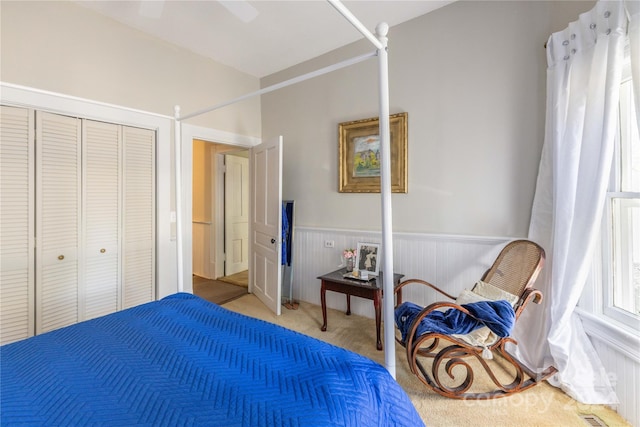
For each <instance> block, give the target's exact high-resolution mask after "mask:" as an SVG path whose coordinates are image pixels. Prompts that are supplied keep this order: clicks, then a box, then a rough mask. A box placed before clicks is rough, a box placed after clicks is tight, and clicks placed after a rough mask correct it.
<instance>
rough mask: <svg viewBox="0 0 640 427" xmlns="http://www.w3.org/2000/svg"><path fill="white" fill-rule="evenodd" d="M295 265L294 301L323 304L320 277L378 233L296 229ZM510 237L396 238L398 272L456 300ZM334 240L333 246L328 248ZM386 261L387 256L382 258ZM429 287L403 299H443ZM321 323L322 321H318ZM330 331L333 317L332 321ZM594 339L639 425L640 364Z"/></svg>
mask: <svg viewBox="0 0 640 427" xmlns="http://www.w3.org/2000/svg"><path fill="white" fill-rule="evenodd" d="M294 236H295V240H296V241H295V243H294V245H293V247H294V253H293V262H294V264H293V265H294V266H295V268H294V278H293V298H294V299H295V300H299V301H306V302H309V303H312V304H316V305H320V280H318V279H317V277H318V276H320V275H322V274H324V273H327V272H330V271H333V270H336V269H338V268H340V267H341V266H342V263H343V260H342V251H343V250H344V249H346V248H355V247H356V245H357V243H358V242H373V243H380V241H381V237H380V236H381V235H380V233H365V232H358V231H351V230H333V229H315V228H310V227H296V230H295V234H294ZM510 240H514V239H511V238H501V237H474V236H451V235H431V234H411V233H395V234H394V251H393V252H394V253H393V265H394V270H395V272H396V273H402V274H404V275H405V279H406V278H421V279H424V280H426V281H428V282H430V283H432V284H434V285H436V286H438V287H440V288H442V289H443V290H445V291H446V292H448V293H449V294H451V295H453V296H457V295H458V294H459V293H460V291H462V290H463V289H465V288H468V289H469V288H471V286H473V284H474V283H475V282H476V281H477V280H479V279H480V277H481V276H482V274H483V273H484V272H485V270H486V269H488V268H489V267H490V266H491V264H492V263H493V261H494V260H495V258H496V257H497V255H498V253H499V252H500V250H501V249H502V247H503V246H504V245H505V244H506V243H507V242H508V241H510ZM325 242H333V248H327V247H325ZM381 256H382V257H384V253H382V254H381ZM425 288H426V287H425V286H409V287H407V288H405V290H404V291H403V298H404V300H405V301H406V300H411V301H413V302H416V303H418V304H422V305H428V304H430V303H432V302H435V301H440V300H442V299H443V298H441V297H440V296H438V295H439V294H438V293H437V292H435V291H432V290H430V289H425ZM327 306H328V307H329V308H334V309H337V310H342V311H344V310H346V307H347V303H346V297H345V296H344V295H342V294H336V293H335V292H327ZM351 311H352V312H353V313H354V314H358V315H362V316H366V317H369V318H373V317H374V311H373V304H372V302H371V301H368V300H364V299H362V298H357V297H353V298H352V299H351ZM319 320H320V321H321V319H319ZM328 328H331V317H329V319H328ZM590 329H592V328H585V330H587V333H588V334H589V335H590V337H591V339H592V341H593V343H594V347H595V348H596V350H597V352H598V354H599V356H600V358H601V360H602V362H603V364H604V366H605V369H606V371H607V372H608V373H609V374H610V375H611V377H612V381H613V383H614V386H615V389H616V394H617V396H618V398H619V399H620V405H619V406H618V407H617V408H616V409H617V411H618V412H619V413H620V415H622V416H623V417H624V418H626V419H627V420H629V421H630V422H631V424H632V425H634V426H640V409H639V408H640V406H638V405H637V402H639V401H640V391H639V390H638V389H637V385H638V384H640V363H639V360H638V358H639V357H640V356H638V355H636V357H635V358H633V357H630V356H629V351H625V349H622V348H617V346H616V344H615V343H612V342H610V340H609V341H606V340H605V339H604V338H605V337H606V334H604V335H603V334H600V335H597V334H594V333H593V331H591V330H590Z"/></svg>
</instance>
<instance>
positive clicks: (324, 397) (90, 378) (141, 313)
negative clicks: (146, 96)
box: [0, 293, 424, 427]
mask: <svg viewBox="0 0 640 427" xmlns="http://www.w3.org/2000/svg"><path fill="white" fill-rule="evenodd" d="M0 361H1V363H0V387H1V388H0V399H1V400H0V412H1V413H0V424H2V425H3V426H9V425H30V426H33V425H56V426H59V425H74V426H76V425H109V426H117V425H126V426H134V425H148V426H161V425H171V426H177V425H209V426H252V427H254V426H302V425H304V426H328V425H331V426H359V427H362V426H412V427H413V426H420V425H424V424H423V422H422V421H421V419H420V417H419V415H418V414H417V412H416V410H415V408H414V407H413V405H412V403H411V401H410V400H409V397H408V396H407V394H406V393H405V392H404V391H403V390H402V388H401V387H400V386H399V385H398V383H396V382H395V380H394V379H393V378H392V377H391V375H390V374H389V372H388V371H387V370H386V369H385V368H384V367H382V366H381V365H379V364H378V363H376V362H373V361H372V360H369V359H367V358H365V357H363V356H360V355H358V354H355V353H353V352H350V351H348V350H345V349H342V348H339V347H335V346H333V345H330V344H327V343H325V342H322V341H319V340H316V339H314V338H311V337H308V336H305V335H302V334H300V333H297V332H294V331H291V330H288V329H285V328H283V327H281V326H278V325H274V324H271V323H268V322H265V321H262V320H259V319H254V318H251V317H247V316H244V315H242V314H238V313H235V312H232V311H229V310H227V309H225V308H223V307H220V306H218V305H216V304H213V303H210V302H208V301H206V300H204V299H202V298H200V297H197V296H195V295H192V294H188V293H177V294H174V295H170V296H168V297H165V298H163V299H161V300H159V301H154V302H151V303H147V304H144V305H140V306H137V307H133V308H130V309H127V310H123V311H120V312H117V313H114V314H110V315H107V316H104V317H100V318H97V319H93V320H89V321H85V322H82V323H78V324H75V325H72V326H69V327H66V328H62V329H59V330H56V331H52V332H49V333H46V334H42V335H38V336H35V337H32V338H29V339H26V340H23V341H19V342H16V343H12V344H7V345H5V346H2V347H0Z"/></svg>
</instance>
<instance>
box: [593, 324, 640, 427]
mask: <svg viewBox="0 0 640 427" xmlns="http://www.w3.org/2000/svg"><path fill="white" fill-rule="evenodd" d="M583 321H584V319H583ZM585 330H586V331H587V334H588V335H589V337H590V338H591V342H592V343H593V346H594V348H595V350H596V352H597V353H598V356H599V357H600V360H601V361H602V365H603V366H604V369H605V371H606V372H607V375H608V376H609V380H610V381H611V385H612V386H613V388H614V390H615V392H616V396H618V399H619V400H620V404H619V405H618V406H617V407H615V409H616V411H617V412H618V413H619V414H620V415H621V416H622V417H624V418H625V419H626V420H627V421H629V422H630V423H631V425H633V426H640V406H638V402H640V390H639V389H638V384H640V360H639V358H640V354H639V353H638V349H635V354H630V353H629V352H628V351H624V349H621V348H618V346H617V345H616V344H615V343H614V342H611V339H610V338H611V337H610V336H609V335H606V334H605V335H603V334H602V333H601V331H598V330H594V328H593V327H592V326H591V325H590V324H589V322H588V321H587V322H585Z"/></svg>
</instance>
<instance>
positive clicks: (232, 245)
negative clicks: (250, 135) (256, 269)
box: [224, 155, 249, 276]
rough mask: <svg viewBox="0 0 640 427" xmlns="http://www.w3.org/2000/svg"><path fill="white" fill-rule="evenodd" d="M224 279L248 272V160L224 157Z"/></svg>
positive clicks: (232, 156)
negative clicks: (241, 272)
mask: <svg viewBox="0 0 640 427" xmlns="http://www.w3.org/2000/svg"><path fill="white" fill-rule="evenodd" d="M225 166H226V172H225V180H224V216H225V219H224V227H225V233H224V236H225V239H224V240H225V242H224V243H225V244H224V247H225V254H226V260H225V276H229V275H231V274H235V273H238V272H240V271H245V270H246V269H248V268H249V159H248V158H246V157H239V156H234V155H227V156H225Z"/></svg>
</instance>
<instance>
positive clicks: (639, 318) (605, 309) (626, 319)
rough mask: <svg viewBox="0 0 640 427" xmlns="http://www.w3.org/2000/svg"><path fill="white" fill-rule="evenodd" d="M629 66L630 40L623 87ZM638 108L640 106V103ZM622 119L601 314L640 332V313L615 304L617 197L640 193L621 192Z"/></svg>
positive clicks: (605, 239) (606, 223)
mask: <svg viewBox="0 0 640 427" xmlns="http://www.w3.org/2000/svg"><path fill="white" fill-rule="evenodd" d="M630 67H631V60H630V51H629V45H628V43H627V45H626V47H625V66H624V71H623V76H622V80H621V82H620V84H621V86H622V84H623V83H625V82H628V81H630V80H631V71H630ZM631 102H633V97H631ZM619 105H620V104H619ZM635 107H636V108H640V106H635ZM619 111H620V110H619ZM629 115H630V116H631V115H632V111H629ZM619 118H620V121H619V125H618V132H616V139H615V148H614V157H613V162H612V165H611V174H610V179H609V186H608V190H607V195H606V199H605V210H604V212H603V213H604V216H603V220H602V253H601V256H602V284H603V286H602V313H603V314H604V315H605V316H606V317H608V318H610V319H613V320H615V321H617V322H619V323H621V324H623V325H626V326H628V327H631V328H633V329H634V330H635V331H640V315H639V314H635V313H632V312H629V311H627V310H625V309H623V308H620V307H617V306H616V305H615V297H614V290H615V287H616V283H615V278H614V276H615V273H616V271H615V270H616V268H617V266H616V265H615V262H614V256H615V248H616V245H618V243H617V242H616V241H615V239H614V237H615V236H616V231H615V227H616V225H617V224H619V223H618V222H617V221H616V218H614V207H613V204H614V200H616V199H630V200H640V192H633V191H622V190H623V189H622V181H623V158H622V156H623V153H622V133H623V132H626V130H624V129H623V123H622V116H621V114H620V113H619ZM629 163H630V162H629Z"/></svg>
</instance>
